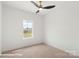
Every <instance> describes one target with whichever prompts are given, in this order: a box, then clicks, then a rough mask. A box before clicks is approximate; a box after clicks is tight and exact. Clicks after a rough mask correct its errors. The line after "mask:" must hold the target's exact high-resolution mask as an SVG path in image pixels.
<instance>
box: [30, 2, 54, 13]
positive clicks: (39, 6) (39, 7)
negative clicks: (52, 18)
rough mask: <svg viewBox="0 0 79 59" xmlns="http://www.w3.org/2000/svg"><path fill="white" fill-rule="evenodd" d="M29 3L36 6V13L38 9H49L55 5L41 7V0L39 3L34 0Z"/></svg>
mask: <svg viewBox="0 0 79 59" xmlns="http://www.w3.org/2000/svg"><path fill="white" fill-rule="evenodd" d="M31 3H33V4H34V5H35V6H36V7H37V8H38V10H37V11H36V13H39V11H40V10H42V9H51V8H54V7H55V5H50V6H45V7H43V5H42V1H39V5H38V4H37V3H35V2H34V1H31Z"/></svg>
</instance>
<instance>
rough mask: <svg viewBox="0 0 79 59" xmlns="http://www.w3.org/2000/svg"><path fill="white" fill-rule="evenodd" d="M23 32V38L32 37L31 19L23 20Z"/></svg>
mask: <svg viewBox="0 0 79 59" xmlns="http://www.w3.org/2000/svg"><path fill="white" fill-rule="evenodd" d="M23 28H24V31H23V34H24V38H31V37H32V21H31V20H23Z"/></svg>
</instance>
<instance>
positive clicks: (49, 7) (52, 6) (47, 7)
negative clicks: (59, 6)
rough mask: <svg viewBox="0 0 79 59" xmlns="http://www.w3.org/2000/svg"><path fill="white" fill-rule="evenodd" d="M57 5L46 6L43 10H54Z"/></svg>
mask: <svg viewBox="0 0 79 59" xmlns="http://www.w3.org/2000/svg"><path fill="white" fill-rule="evenodd" d="M54 7H55V5H51V6H46V7H42V8H43V9H51V8H54Z"/></svg>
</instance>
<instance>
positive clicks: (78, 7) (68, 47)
mask: <svg viewBox="0 0 79 59" xmlns="http://www.w3.org/2000/svg"><path fill="white" fill-rule="evenodd" d="M55 4H56V8H53V9H52V12H50V13H49V14H48V15H46V16H45V39H46V40H45V42H46V43H47V44H48V45H51V46H55V47H57V48H60V49H62V50H65V51H68V52H70V53H73V54H75V53H78V54H77V55H79V2H55Z"/></svg>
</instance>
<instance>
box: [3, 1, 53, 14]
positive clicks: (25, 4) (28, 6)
mask: <svg viewBox="0 0 79 59" xmlns="http://www.w3.org/2000/svg"><path fill="white" fill-rule="evenodd" d="M35 2H36V3H37V4H38V1H35ZM3 4H7V5H9V6H13V7H16V8H19V9H22V10H25V11H29V12H32V13H35V12H36V11H37V10H38V8H37V7H36V6H35V5H33V4H32V3H31V2H30V1H6V2H3ZM42 5H43V6H47V5H54V1H43V2H42ZM53 9H54V8H52V9H44V10H41V11H40V12H39V13H38V14H40V15H46V14H48V13H49V12H51V10H53Z"/></svg>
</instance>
